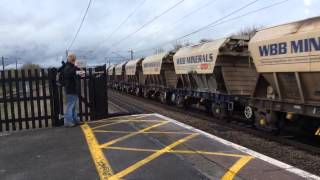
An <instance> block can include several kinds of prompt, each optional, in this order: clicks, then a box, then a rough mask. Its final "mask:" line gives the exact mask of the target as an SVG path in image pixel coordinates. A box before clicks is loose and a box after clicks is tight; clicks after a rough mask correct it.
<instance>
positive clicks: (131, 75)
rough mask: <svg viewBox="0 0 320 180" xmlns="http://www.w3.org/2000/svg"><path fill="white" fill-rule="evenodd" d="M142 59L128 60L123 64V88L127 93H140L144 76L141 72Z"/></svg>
mask: <svg viewBox="0 0 320 180" xmlns="http://www.w3.org/2000/svg"><path fill="white" fill-rule="evenodd" d="M142 60H143V58H138V59H134V60H130V61H128V63H127V64H126V65H125V89H126V90H127V92H128V93H131V94H135V95H137V96H139V95H141V92H142V90H141V89H142V85H143V83H144V76H143V73H142Z"/></svg>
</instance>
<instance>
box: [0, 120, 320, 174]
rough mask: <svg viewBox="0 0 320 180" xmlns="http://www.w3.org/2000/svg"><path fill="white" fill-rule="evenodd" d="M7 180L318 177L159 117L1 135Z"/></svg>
mask: <svg viewBox="0 0 320 180" xmlns="http://www.w3.org/2000/svg"><path fill="white" fill-rule="evenodd" d="M0 147H1V148H0V159H1V161H0V179H5V180H6V179H10V180H11V179H35V180H36V179H184V180H187V179H268V180H269V179H282V180H286V179H290V180H295V179H319V177H317V176H315V175H312V174H309V173H307V172H305V171H302V170H300V169H296V168H295V167H292V166H290V165H287V164H284V163H281V162H279V161H277V160H274V159H272V158H269V157H266V156H264V155H261V154H259V153H256V152H253V151H251V150H249V149H246V148H244V147H241V146H238V145H236V144H233V143H231V142H228V141H225V140H223V139H221V138H218V137H215V136H213V135H210V134H207V133H205V132H202V131H200V130H197V129H194V128H192V127H190V126H187V125H184V124H181V123H179V122H176V121H175V120H172V119H169V118H166V117H164V116H162V115H158V114H141V115H131V116H119V117H112V118H108V119H104V120H100V121H94V122H88V123H86V124H84V125H82V126H81V127H79V126H78V127H76V128H62V127H61V128H48V129H41V130H32V131H25V132H19V133H13V134H10V135H7V136H1V137H0Z"/></svg>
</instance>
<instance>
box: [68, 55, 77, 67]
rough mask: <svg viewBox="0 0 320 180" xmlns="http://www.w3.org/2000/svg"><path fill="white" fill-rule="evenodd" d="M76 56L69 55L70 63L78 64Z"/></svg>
mask: <svg viewBox="0 0 320 180" xmlns="http://www.w3.org/2000/svg"><path fill="white" fill-rule="evenodd" d="M76 59H77V57H76V55H75V54H74V53H69V54H68V62H70V63H72V64H75V63H76Z"/></svg>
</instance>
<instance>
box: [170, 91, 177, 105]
mask: <svg viewBox="0 0 320 180" xmlns="http://www.w3.org/2000/svg"><path fill="white" fill-rule="evenodd" d="M170 102H171V103H172V104H175V103H176V94H175V93H172V94H171V97H170Z"/></svg>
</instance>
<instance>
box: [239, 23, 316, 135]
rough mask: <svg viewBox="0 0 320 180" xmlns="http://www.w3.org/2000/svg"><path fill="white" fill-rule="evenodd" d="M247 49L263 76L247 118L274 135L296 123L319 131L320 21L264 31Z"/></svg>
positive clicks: (253, 39)
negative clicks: (288, 124) (277, 131)
mask: <svg viewBox="0 0 320 180" xmlns="http://www.w3.org/2000/svg"><path fill="white" fill-rule="evenodd" d="M249 49H250V52H251V55H252V58H253V60H254V63H255V67H256V69H257V71H258V74H259V76H258V79H257V83H256V85H255V90H254V91H253V93H252V99H251V100H250V104H249V105H248V106H247V107H246V108H245V116H246V118H247V119H248V120H253V121H254V122H255V124H256V125H258V126H260V127H263V128H267V129H271V130H278V129H280V128H281V127H283V126H284V125H285V124H287V123H298V124H299V126H300V127H303V128H305V130H308V131H315V130H316V128H318V127H319V125H320V123H319V122H320V17H316V18H311V19H306V20H302V21H298V22H294V23H288V24H284V25H279V26H275V27H271V28H267V29H263V30H261V31H259V32H257V34H256V35H255V36H254V37H253V38H252V39H251V41H250V43H249Z"/></svg>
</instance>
